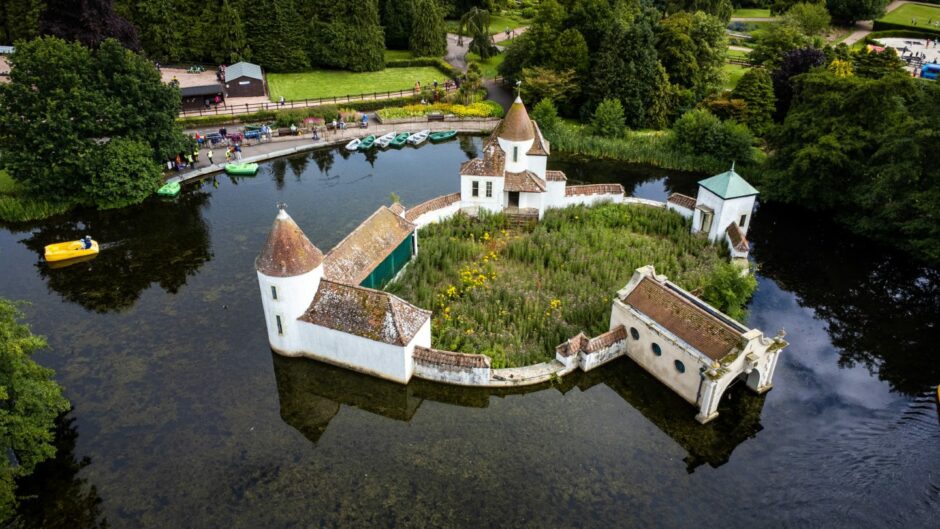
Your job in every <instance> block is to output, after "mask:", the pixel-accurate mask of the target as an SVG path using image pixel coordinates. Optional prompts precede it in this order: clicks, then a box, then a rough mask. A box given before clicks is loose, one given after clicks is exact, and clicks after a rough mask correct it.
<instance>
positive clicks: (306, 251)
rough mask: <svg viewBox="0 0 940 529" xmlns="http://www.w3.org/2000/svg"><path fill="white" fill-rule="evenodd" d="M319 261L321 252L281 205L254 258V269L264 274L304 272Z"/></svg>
mask: <svg viewBox="0 0 940 529" xmlns="http://www.w3.org/2000/svg"><path fill="white" fill-rule="evenodd" d="M322 262H323V253H321V252H320V250H319V248H317V247H316V246H314V245H313V243H311V242H310V239H308V238H307V236H306V235H304V232H303V230H301V229H300V227H299V226H297V223H296V222H294V219H292V218H291V217H290V215H288V214H287V212H286V211H284V210H283V209H282V210H280V211H279V212H278V214H277V217H275V219H274V225H273V226H271V233H270V234H268V240H267V241H266V242H265V243H264V248H262V249H261V253H260V254H258V257H257V258H256V259H255V269H256V270H257V271H259V272H261V273H262V274H264V275H267V276H272V277H289V276H297V275H301V274H305V273H307V272H309V271H311V270H313V269H314V268H316V267H317V266H319V265H320V263H322Z"/></svg>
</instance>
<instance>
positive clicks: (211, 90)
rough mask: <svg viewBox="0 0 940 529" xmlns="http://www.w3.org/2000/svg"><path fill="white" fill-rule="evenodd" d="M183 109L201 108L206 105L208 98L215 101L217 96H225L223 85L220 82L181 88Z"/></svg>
mask: <svg viewBox="0 0 940 529" xmlns="http://www.w3.org/2000/svg"><path fill="white" fill-rule="evenodd" d="M180 96H181V97H182V99H183V110H199V109H201V108H205V107H206V100H207V99H208V100H209V102H214V101H215V97H216V96H218V97H220V98H221V97H224V94H223V92H222V85H221V84H218V83H214V84H207V85H201V86H184V87H182V88H180Z"/></svg>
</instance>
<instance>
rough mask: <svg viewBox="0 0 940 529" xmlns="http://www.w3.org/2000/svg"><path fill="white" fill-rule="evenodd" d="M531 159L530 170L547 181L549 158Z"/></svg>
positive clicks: (535, 156) (538, 157) (531, 157)
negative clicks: (546, 171) (546, 172)
mask: <svg viewBox="0 0 940 529" xmlns="http://www.w3.org/2000/svg"><path fill="white" fill-rule="evenodd" d="M527 157H528V159H529V170H530V171H532V172H533V173H535V174H536V175H538V177H539V178H541V179H542V180H545V170H546V169H547V168H548V156H541V155H533V156H527Z"/></svg>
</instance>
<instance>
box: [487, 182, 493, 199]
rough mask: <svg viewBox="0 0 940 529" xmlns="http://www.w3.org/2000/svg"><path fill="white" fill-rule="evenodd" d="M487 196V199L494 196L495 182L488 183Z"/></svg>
mask: <svg viewBox="0 0 940 529" xmlns="http://www.w3.org/2000/svg"><path fill="white" fill-rule="evenodd" d="M486 196H487V197H492V196H493V182H487V183H486Z"/></svg>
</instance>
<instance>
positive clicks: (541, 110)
mask: <svg viewBox="0 0 940 529" xmlns="http://www.w3.org/2000/svg"><path fill="white" fill-rule="evenodd" d="M622 110H623V109H622V108H621V111H622ZM532 119H533V120H535V122H536V123H538V124H539V129H541V130H542V132H543V133H545V134H548V133H550V132H551V131H553V130H555V129H556V128H558V126H559V124H560V123H561V121H560V120H559V119H558V109H556V108H555V104H554V103H552V100H551V99H543V100H541V101H539V102H538V103H536V104H535V106H534V107H532Z"/></svg>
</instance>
